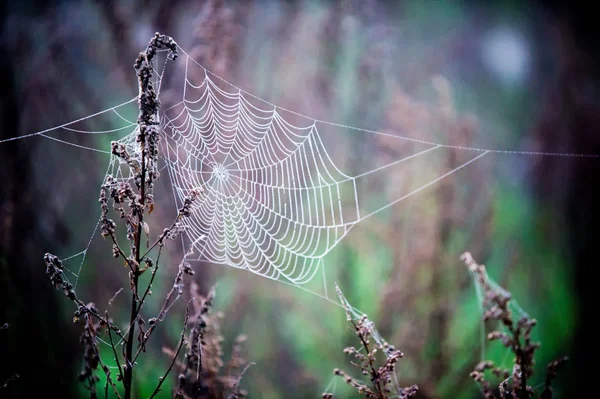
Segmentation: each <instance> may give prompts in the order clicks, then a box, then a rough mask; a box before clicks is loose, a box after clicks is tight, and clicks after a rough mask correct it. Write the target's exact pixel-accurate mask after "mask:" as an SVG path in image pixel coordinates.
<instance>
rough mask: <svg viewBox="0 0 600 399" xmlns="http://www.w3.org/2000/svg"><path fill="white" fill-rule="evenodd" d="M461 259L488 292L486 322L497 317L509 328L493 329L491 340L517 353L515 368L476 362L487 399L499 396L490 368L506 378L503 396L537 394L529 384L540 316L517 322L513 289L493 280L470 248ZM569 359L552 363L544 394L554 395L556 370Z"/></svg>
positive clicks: (500, 388) (501, 390)
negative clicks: (533, 335) (488, 375)
mask: <svg viewBox="0 0 600 399" xmlns="http://www.w3.org/2000/svg"><path fill="white" fill-rule="evenodd" d="M461 260H462V261H463V262H464V263H465V265H466V266H467V267H468V268H469V270H470V271H471V272H472V273H473V274H474V276H475V278H476V280H477V281H476V283H477V284H478V285H479V286H480V287H481V288H482V292H483V294H484V298H483V308H484V313H483V320H484V321H486V322H487V321H496V322H498V323H499V324H500V325H501V326H503V327H504V330H505V331H500V330H495V331H492V332H490V333H489V334H488V336H487V338H488V340H490V341H500V342H501V343H502V345H504V346H505V347H506V348H508V349H510V350H511V351H512V353H513V354H514V356H515V357H514V364H513V367H512V370H508V369H502V368H500V367H497V366H495V365H494V363H493V362H491V361H489V360H488V361H483V362H480V363H479V364H477V366H475V370H474V371H473V372H471V378H473V379H474V380H475V381H477V383H479V385H480V387H481V390H482V393H483V395H484V396H485V397H486V398H487V399H495V398H497V396H496V393H495V392H494V388H493V386H492V384H491V383H490V382H489V381H487V380H486V378H485V372H486V371H490V372H491V373H492V374H494V375H495V376H496V377H498V378H501V379H502V382H500V384H499V386H498V392H499V395H500V398H506V399H516V398H519V399H525V398H531V397H533V395H534V393H535V392H534V390H533V388H532V387H531V386H530V385H528V381H529V380H530V378H531V376H532V375H533V372H534V366H535V361H534V354H535V351H536V349H537V348H539V346H540V344H539V342H533V341H532V340H531V331H532V329H533V327H534V326H535V325H536V320H535V319H531V318H529V317H528V316H523V317H521V318H520V319H519V320H518V321H516V322H515V321H514V318H513V313H512V312H511V310H510V308H509V305H510V301H511V295H510V293H509V292H506V291H504V290H502V289H500V288H497V287H494V286H493V285H492V284H491V283H490V279H489V277H488V275H487V271H486V268H485V266H484V265H479V264H477V262H476V261H475V260H474V259H473V257H472V256H471V254H470V253H469V252H465V253H464V254H462V255H461ZM566 361H567V357H563V358H561V359H558V360H555V361H554V362H552V363H550V364H549V365H548V369H547V376H546V382H545V384H544V385H545V387H544V391H543V393H542V395H541V397H542V398H544V399H550V398H552V387H551V385H552V381H553V380H554V378H555V376H556V370H557V368H559V367H560V366H562V365H563V364H564V363H565V362H566Z"/></svg>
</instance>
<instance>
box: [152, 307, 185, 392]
mask: <svg viewBox="0 0 600 399" xmlns="http://www.w3.org/2000/svg"><path fill="white" fill-rule="evenodd" d="M193 300H194V298H192V299H191V300H190V302H191V301H193ZM189 308H190V305H189V302H188V305H187V306H186V307H185V320H184V322H183V329H182V330H181V337H180V338H179V345H178V346H177V350H176V351H175V354H174V355H173V358H172V359H171V364H169V368H168V369H167V371H165V374H164V375H163V376H162V377H160V379H159V381H158V385H157V386H156V388H155V389H154V392H152V395H150V399H152V398H154V397H155V396H156V395H157V394H158V393H159V392H160V387H161V386H162V384H163V382H164V381H165V379H166V378H167V376H168V375H169V373H170V372H171V370H173V366H174V365H175V362H176V361H177V358H178V357H179V354H180V353H181V348H183V346H184V345H185V344H186V341H185V331H186V330H187V325H188V319H189Z"/></svg>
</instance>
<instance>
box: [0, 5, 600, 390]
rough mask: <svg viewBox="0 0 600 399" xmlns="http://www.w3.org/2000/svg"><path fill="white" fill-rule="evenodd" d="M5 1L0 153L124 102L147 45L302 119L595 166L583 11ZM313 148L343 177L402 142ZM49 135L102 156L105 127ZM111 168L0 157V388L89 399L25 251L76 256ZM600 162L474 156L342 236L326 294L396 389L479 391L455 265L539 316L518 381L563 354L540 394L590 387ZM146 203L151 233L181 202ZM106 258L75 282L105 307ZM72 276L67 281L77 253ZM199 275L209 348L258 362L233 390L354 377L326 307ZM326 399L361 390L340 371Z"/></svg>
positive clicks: (87, 159) (147, 384)
mask: <svg viewBox="0 0 600 399" xmlns="http://www.w3.org/2000/svg"><path fill="white" fill-rule="evenodd" d="M0 9H1V10H2V17H1V19H0V20H1V21H2V23H1V30H0V32H1V36H0V44H1V46H2V57H0V66H1V76H2V79H1V81H2V84H1V85H0V89H1V91H2V93H1V96H0V101H1V103H0V115H1V118H0V126H1V128H0V140H1V139H6V138H9V137H14V136H17V135H22V134H26V133H31V132H35V131H39V130H42V129H46V128H49V127H52V126H56V125H60V124H62V123H65V122H67V121H71V120H74V119H77V118H79V117H82V116H86V115H89V114H92V113H94V112H97V111H99V110H102V109H105V108H108V107H111V106H113V105H115V104H119V103H121V102H123V101H126V100H129V99H130V98H132V97H134V96H135V95H136V94H137V87H136V79H135V73H134V70H133V67H132V65H133V61H134V60H135V57H136V56H137V54H138V52H139V51H141V50H142V49H144V48H145V46H146V45H147V43H148V41H149V39H150V38H151V36H152V35H153V33H154V32H155V31H160V32H163V33H165V34H169V35H171V36H173V37H174V39H175V40H176V41H177V42H178V43H179V44H180V45H181V46H182V47H183V48H184V49H186V51H188V52H189V53H190V55H191V56H192V57H193V58H195V59H196V60H197V61H198V62H200V63H201V64H203V65H204V66H206V67H207V68H208V69H210V70H212V71H213V72H214V73H216V74H217V75H219V76H221V77H223V78H225V79H227V80H229V81H230V82H233V83H235V84H236V85H238V86H240V87H242V88H244V89H245V90H247V91H249V92H250V93H253V94H256V95H258V96H260V97H262V98H265V99H267V100H269V101H271V102H273V103H275V104H278V105H280V106H283V107H286V108H289V109H293V110H296V111H299V112H302V113H304V114H307V115H310V116H312V117H314V118H317V119H322V120H328V121H333V122H339V123H342V124H347V125H353V126H358V127H361V128H366V129H373V130H383V131H389V132H395V133H397V134H402V135H406V136H410V137H414V138H418V139H423V140H431V141H435V142H440V143H444V144H450V145H457V146H472V147H483V148H494V149H514V150H522V151H550V152H578V153H592V154H600V136H599V135H598V134H597V126H599V124H598V122H600V121H598V118H599V117H600V102H599V100H600V97H599V96H600V92H599V89H600V87H599V80H598V69H597V65H598V52H597V51H596V50H597V49H596V48H595V33H597V28H596V25H597V21H595V18H594V15H593V13H592V12H591V11H590V10H589V9H585V8H582V6H579V8H578V9H574V8H568V7H566V6H564V5H562V4H560V2H554V3H550V4H545V5H542V4H540V3H538V2H518V1H493V2H486V3H485V5H484V4H480V5H476V4H474V2H466V1H445V2H441V1H440V2H421V1H398V2H376V1H345V2H317V1H298V2H275V1H264V2H263V1H244V2H227V1H202V2H195V1H194V2H192V1H179V0H170V1H162V0H160V1H158V0H157V1H152V2H143V1H123V2H93V1H83V2H70V1H55V2H41V1H40V2H36V1H27V0H20V1H9V0H7V1H5V2H3V3H2V5H1V6H0ZM173 68H175V69H176V67H173ZM168 73H169V69H167V77H168ZM167 82H169V85H167V86H166V87H165V89H164V92H163V94H164V96H162V97H161V98H162V99H163V103H164V105H165V106H168V105H169V101H173V99H176V98H180V96H181V94H180V93H179V92H178V90H180V89H181V86H178V85H177V84H176V82H171V81H168V80H167ZM171 83H173V84H171ZM87 127H88V128H89V129H99V127H97V126H96V127H95V126H87ZM322 134H323V137H325V140H326V141H327V140H328V150H329V151H330V152H331V153H332V154H334V155H335V157H336V159H337V160H338V163H339V166H340V167H341V168H342V169H343V170H344V171H346V172H347V173H349V174H356V173H359V172H361V171H364V170H370V169H374V168H375V167H377V166H378V165H382V164H385V163H388V162H391V161H393V160H396V159H398V158H400V157H401V154H402V153H403V152H404V151H406V150H407V148H406V146H407V145H408V144H406V142H401V141H398V140H395V139H390V138H386V137H385V136H375V135H369V134H357V133H356V132H354V133H352V134H351V135H349V136H348V137H350V138H347V139H346V140H345V142H344V144H343V146H342V145H341V144H339V145H336V142H335V140H333V139H327V137H328V134H330V133H329V129H324V130H323V131H322ZM331 134H333V133H331ZM338 134H339V129H338ZM56 137H60V138H61V139H63V140H67V141H69V142H72V143H77V144H81V145H85V146H90V147H95V148H103V149H108V148H109V143H110V141H111V140H114V139H117V138H119V137H120V136H119V133H117V134H116V135H114V136H107V135H93V136H91V135H77V134H63V133H61V135H56ZM467 155H470V154H467ZM464 157H465V154H464V152H463V151H457V150H444V151H441V152H439V153H436V156H435V157H434V158H433V159H434V161H432V162H431V164H430V163H423V164H421V165H420V166H419V167H418V168H414V169H411V170H410V172H408V171H403V170H401V169H399V170H397V171H396V172H395V173H397V174H392V175H389V174H388V175H387V176H386V177H385V178H382V179H380V180H378V181H376V182H373V183H372V184H368V185H364V186H361V187H360V190H361V193H360V194H361V195H362V196H363V197H364V198H367V202H368V203H369V202H370V203H372V204H373V206H374V207H376V206H377V204H382V203H385V201H386V198H387V196H388V195H392V196H393V190H394V187H395V184H396V183H395V182H397V181H398V180H399V179H401V180H402V181H404V182H406V181H408V182H414V183H415V184H419V182H426V181H427V179H431V176H432V173H435V170H437V169H436V168H440V167H442V168H443V167H445V168H447V169H451V168H453V167H455V166H457V165H459V164H460V163H462V162H464V160H465V159H464ZM107 161H108V156H106V155H105V154H100V153H94V152H89V151H85V150H81V149H79V148H75V147H72V146H66V145H64V144H61V143H58V142H55V141H52V140H47V139H44V138H42V137H35V138H28V139H23V140H18V141H11V142H8V143H2V144H0V181H1V183H2V184H1V189H0V325H1V324H3V323H5V322H6V323H9V325H10V328H9V329H8V330H3V331H0V371H1V372H0V383H2V382H3V381H5V380H6V379H8V378H9V377H10V376H11V375H13V374H15V373H18V374H19V375H20V378H19V379H17V380H15V381H12V382H11V383H10V384H9V385H8V386H7V388H5V389H4V390H0V396H1V397H17V398H25V397H27V398H31V397H37V396H46V395H49V394H56V393H58V394H59V395H60V396H61V397H79V396H82V395H85V392H84V391H83V390H82V387H81V386H80V384H78V383H77V382H76V376H77V374H78V372H79V369H80V366H81V361H82V349H81V345H80V344H79V342H78V337H79V334H80V328H81V326H80V325H74V324H73V323H72V322H71V319H72V311H73V309H72V305H71V304H70V303H68V302H67V300H66V299H65V298H64V297H63V295H62V294H61V293H60V292H57V291H55V290H54V289H53V288H52V286H51V285H50V283H49V281H48V280H47V278H46V276H45V274H44V269H45V266H44V263H43V260H42V257H43V254H44V253H45V252H52V253H57V254H59V255H60V256H61V257H65V256H68V255H70V254H74V253H77V252H79V251H81V250H82V249H84V248H85V247H86V246H87V244H88V240H89V238H90V235H91V232H92V231H93V229H94V226H95V224H96V221H97V216H98V215H99V209H98V203H97V198H98V192H99V186H100V184H101V181H102V178H103V176H104V173H105V170H106V165H107ZM599 169H600V162H599V161H597V160H596V159H582V158H563V157H539V156H522V155H500V154H499V155H488V156H486V157H484V158H483V159H482V160H481V161H478V163H477V164H475V165H472V166H471V167H467V168H466V169H464V170H462V171H460V172H459V173H456V174H454V175H452V176H451V177H450V178H449V179H446V180H443V181H442V182H440V183H439V184H436V185H434V186H432V187H430V188H429V189H427V190H425V191H423V192H421V193H419V194H418V195H415V196H412V197H410V198H409V199H407V200H406V201H402V202H400V203H399V204H397V205H395V206H393V207H391V208H390V209H389V210H388V211H387V212H386V213H385V214H382V215H378V216H376V217H373V218H371V219H368V220H367V221H365V222H364V223H361V224H359V225H357V226H356V227H355V228H354V229H353V230H352V232H351V233H350V234H349V235H348V236H347V237H346V238H345V239H344V240H343V241H342V243H341V244H340V245H338V246H337V247H336V248H335V250H334V251H332V252H331V253H330V254H329V255H327V257H326V258H325V264H326V270H327V279H328V281H330V282H333V281H337V282H338V283H339V284H340V286H341V287H342V289H343V290H344V293H345V295H346V296H347V298H348V300H349V301H350V302H351V303H352V304H353V305H354V306H356V307H357V308H359V309H360V310H362V311H364V312H366V313H367V314H368V315H369V316H370V317H371V319H372V320H373V321H375V323H376V325H377V327H378V329H379V331H380V333H381V334H382V335H383V336H384V337H385V338H386V339H387V340H388V342H390V343H392V344H394V345H396V346H397V347H398V348H399V349H401V350H402V351H403V352H404V353H405V358H404V359H403V360H402V361H401V362H400V365H399V367H398V377H399V380H400V382H401V384H405V385H408V384H418V385H419V387H420V391H419V397H421V398H477V397H480V393H479V390H478V388H477V387H476V385H475V383H474V382H473V381H472V380H471V379H470V378H469V373H470V371H471V370H472V368H473V367H474V365H475V364H476V363H477V362H478V361H479V359H480V357H481V354H482V348H481V345H480V339H479V337H480V328H481V324H480V322H479V320H480V314H479V310H478V306H477V298H476V295H475V291H474V289H473V285H472V282H471V281H470V277H469V275H468V273H467V271H466V269H465V267H464V266H463V265H462V264H461V262H460V261H459V256H460V254H461V253H462V252H464V251H466V250H469V251H471V252H472V253H473V255H474V257H475V258H476V259H477V260H478V261H479V262H481V263H485V264H486V265H487V267H488V270H489V273H490V274H491V276H493V277H494V278H495V279H496V280H497V281H498V282H499V283H500V284H501V285H502V286H504V287H505V288H506V289H508V290H509V291H511V292H512V293H513V295H514V297H515V298H516V299H517V300H518V301H519V303H520V305H521V306H522V307H523V308H524V309H526V310H527V312H528V313H529V314H530V315H531V316H532V317H534V318H536V319H537V320H538V325H537V327H536V329H535V334H534V337H535V339H536V340H539V341H540V342H541V343H542V346H541V349H540V350H539V353H538V356H537V366H538V368H537V374H536V378H535V379H534V380H535V381H534V385H535V384H536V383H538V382H542V381H543V377H544V375H545V365H546V364H547V363H548V362H549V361H551V360H552V359H554V358H556V357H558V356H561V355H565V354H566V355H568V356H569V357H570V358H571V362H570V364H569V366H568V367H567V368H566V369H565V370H564V371H563V372H561V373H560V375H559V378H558V380H557V383H556V393H557V397H564V398H572V397H578V395H581V394H582V393H583V392H585V390H587V389H588V388H591V387H590V386H589V381H590V380H591V378H592V377H591V372H592V369H591V368H589V366H588V365H589V364H593V361H594V359H593V358H592V356H593V352H592V350H591V347H592V344H593V340H592V338H591V337H590V335H591V334H592V333H593V329H592V328H591V323H593V318H594V317H595V316H594V315H593V314H592V312H595V303H594V302H595V298H594V295H593V293H594V291H593V290H594V289H595V288H596V287H595V284H596V282H595V281H594V280H593V277H592V275H594V274H595V273H594V272H593V269H594V266H595V265H594V263H595V258H594V256H595V253H592V248H593V239H594V230H595V226H597V223H596V222H597V221H598V218H599V217H598V210H597V209H596V208H595V204H596V200H595V196H594V195H593V194H594V188H595V187H594V186H595V185H596V178H595V176H597V172H598V170H599ZM421 184H422V183H421ZM157 190H158V191H157V195H156V202H157V211H156V212H155V213H153V218H152V220H151V222H150V224H151V227H152V226H154V228H155V230H154V231H161V229H162V228H163V226H167V225H168V224H170V222H171V220H172V215H173V213H174V212H175V211H174V209H175V208H174V207H175V205H174V203H173V200H172V196H171V194H170V188H169V187H168V179H163V180H162V181H161V185H160V187H159V188H158V189H157ZM161 190H162V191H161ZM167 190H169V191H167ZM160 193H164V195H161V194H160ZM390 193H391V194H390ZM368 203H367V205H369V204H368ZM154 215H156V216H154ZM178 250H179V252H178ZM110 251H111V249H110V246H109V245H108V244H107V243H106V242H103V241H102V240H101V239H98V238H97V239H95V240H94V242H93V244H92V246H91V247H90V251H89V253H88V256H87V259H86V261H85V263H84V266H83V269H82V272H81V277H80V280H79V283H78V292H79V294H80V295H81V296H82V297H83V298H84V300H85V301H93V302H95V303H96V305H97V306H98V307H99V309H104V308H105V306H106V304H107V302H108V300H109V299H110V298H111V297H112V296H113V294H114V293H115V292H116V291H117V290H118V289H120V288H122V287H124V286H126V284H127V276H126V273H124V271H123V268H122V266H120V264H119V262H117V261H115V260H114V259H112V257H111V256H110ZM167 256H168V260H167V262H166V263H165V264H168V265H169V266H168V267H165V268H164V269H163V270H164V271H163V274H161V275H160V277H161V278H160V279H159V282H158V283H157V287H156V289H155V290H153V291H154V293H155V294H157V295H153V297H156V300H155V301H151V304H150V305H149V306H148V308H146V311H147V312H148V313H147V316H148V317H151V316H152V314H153V313H156V312H157V311H158V306H159V301H158V298H160V297H161V295H160V294H161V293H164V292H165V291H166V290H168V289H169V285H170V284H171V282H172V276H173V275H174V272H175V270H176V266H177V264H178V262H179V259H181V256H182V254H181V252H180V248H178V246H177V245H173V246H171V247H169V248H168V253H167ZM69 266H72V267H73V269H75V270H77V268H78V262H75V263H72V264H69ZM195 271H196V275H195V276H194V279H195V281H197V282H198V284H199V285H200V287H201V291H202V292H206V291H208V289H209V288H210V287H211V286H212V285H214V284H217V299H216V301H215V308H216V309H217V310H218V311H221V312H223V314H224V319H223V321H222V323H221V324H222V328H223V332H224V335H225V338H226V340H227V341H226V344H225V350H226V352H228V351H229V350H230V347H231V342H232V340H233V338H234V337H235V336H236V335H238V334H240V333H243V334H245V335H247V337H248V340H247V341H246V343H245V352H244V353H245V357H246V359H248V360H249V361H251V362H254V363H255V365H253V366H252V367H251V368H250V369H249V370H248V372H247V374H246V375H245V376H244V378H243V382H242V386H243V387H244V388H245V389H247V390H248V392H249V395H250V397H253V398H317V397H320V394H321V392H322V391H323V390H324V389H325V388H326V387H327V386H328V385H329V383H330V381H331V380H332V377H333V373H332V370H333V368H334V367H340V368H343V369H345V370H346V371H349V372H350V371H353V370H352V369H353V367H352V366H351V365H350V364H349V359H348V358H347V356H346V355H344V354H343V352H342V350H343V349H344V348H345V347H346V346H348V345H354V344H356V342H355V341H354V338H355V337H353V334H352V331H351V330H350V329H349V325H348V324H347V323H346V321H345V317H344V314H343V312H342V311H341V310H340V309H339V308H338V307H336V306H333V305H331V304H329V303H328V302H325V301H323V300H322V299H320V298H318V297H316V296H314V295H311V294H308V293H306V292H303V291H302V290H299V289H296V288H293V287H289V286H286V285H282V284H278V283H276V282H272V281H269V280H266V279H263V278H261V277H260V276H256V275H253V274H251V273H248V272H244V271H239V270H234V269H228V268H226V267H224V266H219V265H209V264H200V265H196V266H195ZM127 301H128V296H127V295H123V296H122V297H120V298H118V300H117V301H116V302H115V304H114V305H113V316H114V317H115V318H116V319H117V320H125V318H126V317H127V315H126V309H128V305H127V303H128V302H127ZM184 304H185V301H180V302H179V303H178V306H177V307H176V308H175V309H174V310H173V311H171V313H170V314H169V319H168V321H167V323H165V324H163V325H162V326H161V328H160V329H159V330H158V331H157V334H155V336H154V338H153V339H152V340H151V343H152V347H151V348H149V354H148V355H147V356H146V357H145V359H144V360H143V361H142V362H141V364H140V368H139V369H138V370H139V372H138V374H137V378H138V379H137V382H136V387H137V389H138V392H137V394H138V395H139V397H147V396H148V395H149V393H151V392H152V390H153V389H154V384H155V381H156V380H157V378H158V377H159V376H160V375H162V373H163V369H164V368H165V367H166V366H167V364H168V357H167V355H165V354H164V353H163V352H162V348H163V347H173V346H175V345H176V342H177V338H178V335H179V333H180V329H181V325H182V318H183V305H184ZM119 312H121V313H119ZM505 353H506V351H505V350H502V349H501V348H499V347H497V346H496V345H488V347H487V348H486V351H485V355H486V357H487V358H492V359H494V360H496V361H498V362H502V361H503V358H504V362H505V365H508V364H509V363H510V358H508V359H506V356H505ZM355 375H356V374H355ZM173 378H174V377H173ZM171 383H172V382H171ZM171 386H172V385H171ZM334 393H335V394H336V395H337V396H338V397H342V398H344V397H354V396H352V395H354V393H352V392H351V391H349V390H348V388H347V387H346V385H345V384H344V383H343V381H341V380H340V381H338V383H337V387H336V390H335V392H334Z"/></svg>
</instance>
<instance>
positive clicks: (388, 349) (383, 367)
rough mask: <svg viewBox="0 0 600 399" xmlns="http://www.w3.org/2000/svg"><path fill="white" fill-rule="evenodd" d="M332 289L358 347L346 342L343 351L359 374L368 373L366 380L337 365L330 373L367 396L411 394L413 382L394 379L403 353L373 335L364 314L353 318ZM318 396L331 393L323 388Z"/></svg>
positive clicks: (376, 398) (372, 398) (383, 397)
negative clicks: (406, 384)
mask: <svg viewBox="0 0 600 399" xmlns="http://www.w3.org/2000/svg"><path fill="white" fill-rule="evenodd" d="M336 291H337V294H338V297H339V299H340V302H341V304H342V306H343V307H344V310H345V311H346V319H347V320H348V321H349V322H350V323H351V324H352V326H353V328H354V331H355V334H356V335H357V336H358V338H359V340H360V344H361V346H360V349H357V348H355V347H353V346H350V347H347V348H345V349H344V353H346V354H347V355H350V356H352V357H354V359H355V360H354V361H352V362H351V363H352V365H354V366H356V367H357V368H359V369H360V371H361V374H362V375H364V376H368V377H369V383H364V382H362V381H360V380H358V379H356V378H353V377H351V376H350V375H349V374H347V373H346V372H344V371H342V370H340V369H337V368H336V369H335V370H333V373H334V375H336V376H339V377H342V378H343V379H344V381H345V382H346V383H347V384H348V385H350V386H351V387H352V388H354V389H355V390H356V391H357V392H358V393H359V394H360V395H362V396H365V397H367V398H369V399H387V398H391V397H394V398H401V399H406V398H410V397H413V396H415V395H416V394H417V391H418V389H419V388H418V387H417V386H416V385H412V386H409V387H405V388H402V387H399V386H398V385H397V382H396V365H397V364H398V361H399V360H400V359H401V358H402V357H404V354H403V353H402V352H401V351H399V350H397V349H396V348H394V346H392V345H390V344H388V343H387V342H385V341H384V340H382V339H381V338H379V339H377V338H376V337H375V336H374V334H375V332H374V331H375V330H374V326H373V322H371V321H370V320H369V318H368V317H367V316H366V315H363V316H362V317H360V318H359V319H358V321H354V319H353V318H352V312H351V309H350V306H349V304H348V301H347V300H346V298H345V297H344V296H343V294H342V291H341V290H340V288H339V287H337V286H336ZM378 353H383V354H384V356H385V360H382V361H379V360H378V358H377V354H378ZM321 397H322V398H324V399H332V398H333V397H334V396H333V394H331V393H328V392H326V393H323V395H321Z"/></svg>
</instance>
